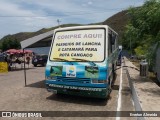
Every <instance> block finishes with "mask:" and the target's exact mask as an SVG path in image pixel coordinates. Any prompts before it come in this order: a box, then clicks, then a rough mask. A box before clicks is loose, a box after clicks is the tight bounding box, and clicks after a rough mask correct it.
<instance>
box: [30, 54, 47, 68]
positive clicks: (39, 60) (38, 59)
mask: <svg viewBox="0 0 160 120" xmlns="http://www.w3.org/2000/svg"><path fill="white" fill-rule="evenodd" d="M47 59H48V55H35V56H34V57H33V58H32V64H33V65H34V67H36V66H37V65H41V66H45V65H46V63H47Z"/></svg>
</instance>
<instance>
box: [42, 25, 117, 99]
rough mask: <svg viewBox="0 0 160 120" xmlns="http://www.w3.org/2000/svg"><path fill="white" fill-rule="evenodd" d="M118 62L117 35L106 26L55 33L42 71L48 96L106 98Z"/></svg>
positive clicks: (62, 29)
mask: <svg viewBox="0 0 160 120" xmlns="http://www.w3.org/2000/svg"><path fill="white" fill-rule="evenodd" d="M117 59H118V34H117V33H116V32H115V31H114V30H113V29H111V28H110V27H109V26H107V25H86V26H76V27H66V28H57V29H55V30H54V34H53V39H52V43H51V47H50V52H49V56H48V61H47V64H46V69H45V78H46V80H45V85H46V88H47V90H48V91H49V92H53V93H56V94H59V93H60V94H69V95H79V96H86V97H96V98H104V99H105V98H107V97H108V95H109V94H110V92H111V86H112V81H113V78H114V70H115V68H116V62H117Z"/></svg>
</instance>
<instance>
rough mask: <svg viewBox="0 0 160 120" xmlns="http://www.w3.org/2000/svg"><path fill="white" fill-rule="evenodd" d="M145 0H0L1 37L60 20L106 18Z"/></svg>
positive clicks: (82, 20)
mask: <svg viewBox="0 0 160 120" xmlns="http://www.w3.org/2000/svg"><path fill="white" fill-rule="evenodd" d="M144 1H145V0H0V39H1V38H2V37H4V36H5V35H8V34H16V33H19V32H35V31H38V30H40V29H42V28H50V27H54V26H57V25H58V22H57V21H58V20H59V21H60V22H59V24H69V23H77V24H89V23H96V22H103V21H105V20H106V19H107V18H109V17H111V16H112V15H114V14H116V13H118V12H120V11H122V10H125V9H128V8H129V7H131V6H132V7H137V6H141V5H143V3H144Z"/></svg>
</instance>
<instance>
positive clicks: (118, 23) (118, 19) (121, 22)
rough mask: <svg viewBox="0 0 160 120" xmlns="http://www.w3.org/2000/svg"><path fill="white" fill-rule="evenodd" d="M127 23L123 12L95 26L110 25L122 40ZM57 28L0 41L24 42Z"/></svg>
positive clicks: (125, 13) (21, 33)
mask: <svg viewBox="0 0 160 120" xmlns="http://www.w3.org/2000/svg"><path fill="white" fill-rule="evenodd" d="M127 21H128V16H127V11H121V12H119V13H117V14H115V15H113V16H112V17H110V18H108V19H107V20H105V21H104V22H101V23H93V24H104V25H109V26H110V27H111V28H113V29H114V30H115V31H116V32H117V33H118V34H119V38H120V39H121V38H122V35H123V32H124V29H125V25H126V24H127ZM77 25H81V24H64V25H61V27H67V26H77ZM57 27H59V26H55V27H51V28H43V29H41V30H38V31H36V32H20V33H17V34H13V35H7V36H5V37H3V38H2V39H1V40H0V42H2V41H3V40H4V39H5V38H6V37H9V38H10V37H11V38H14V39H17V40H18V41H23V40H25V39H28V38H30V37H33V36H36V35H39V34H42V33H45V32H47V31H50V30H53V29H55V28H57Z"/></svg>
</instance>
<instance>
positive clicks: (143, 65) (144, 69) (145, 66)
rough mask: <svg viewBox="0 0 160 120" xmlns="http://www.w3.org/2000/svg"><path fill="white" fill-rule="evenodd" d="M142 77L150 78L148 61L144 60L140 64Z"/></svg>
mask: <svg viewBox="0 0 160 120" xmlns="http://www.w3.org/2000/svg"><path fill="white" fill-rule="evenodd" d="M140 76H142V77H147V76H148V63H147V62H146V60H142V61H141V62H140Z"/></svg>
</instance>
